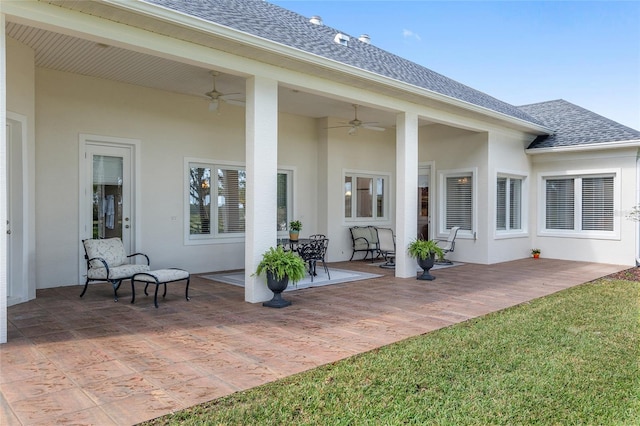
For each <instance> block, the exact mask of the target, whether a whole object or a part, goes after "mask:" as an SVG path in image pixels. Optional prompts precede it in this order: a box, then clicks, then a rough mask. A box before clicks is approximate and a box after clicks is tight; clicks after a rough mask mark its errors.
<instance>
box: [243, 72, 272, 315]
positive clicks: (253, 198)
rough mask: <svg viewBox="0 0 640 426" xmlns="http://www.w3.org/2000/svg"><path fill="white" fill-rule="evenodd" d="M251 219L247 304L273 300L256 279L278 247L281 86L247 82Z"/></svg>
mask: <svg viewBox="0 0 640 426" xmlns="http://www.w3.org/2000/svg"><path fill="white" fill-rule="evenodd" d="M246 105H247V106H246V108H247V109H246V120H247V123H246V132H247V134H246V138H247V139H246V141H247V142H246V144H247V146H246V150H247V152H246V160H247V192H246V198H247V217H246V225H245V235H246V237H245V248H244V255H245V258H244V268H245V271H244V282H245V286H244V300H245V301H247V302H251V303H256V302H263V301H265V300H269V299H271V297H272V296H273V293H271V291H269V289H268V288H267V285H266V283H265V281H266V278H265V277H264V276H261V277H254V276H252V274H253V273H254V272H255V270H256V267H257V266H258V263H260V260H261V258H262V253H264V252H265V251H266V250H268V249H269V247H273V246H275V245H276V243H277V238H278V233H277V227H276V226H277V224H276V221H277V218H276V211H277V195H278V187H277V180H278V82H277V81H275V80H271V79H268V78H264V77H257V76H255V77H251V78H248V79H247V104H246Z"/></svg>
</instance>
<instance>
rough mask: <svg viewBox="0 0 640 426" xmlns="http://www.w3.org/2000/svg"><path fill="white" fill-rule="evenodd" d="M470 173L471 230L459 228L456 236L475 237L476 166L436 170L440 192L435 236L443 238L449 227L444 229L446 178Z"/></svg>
mask: <svg viewBox="0 0 640 426" xmlns="http://www.w3.org/2000/svg"><path fill="white" fill-rule="evenodd" d="M469 175H471V183H472V187H471V230H466V229H460V230H459V231H458V234H457V236H456V238H461V239H475V238H476V235H477V234H476V233H477V230H478V214H477V210H478V168H477V167H469V168H463V169H449V170H440V171H439V172H438V192H439V194H440V197H438V198H439V201H438V227H437V230H438V235H437V238H439V239H443V238H447V237H448V236H449V231H450V230H449V229H446V223H447V221H446V214H447V211H446V206H447V178H450V177H465V176H469Z"/></svg>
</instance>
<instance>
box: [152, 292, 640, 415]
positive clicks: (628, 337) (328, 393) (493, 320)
mask: <svg viewBox="0 0 640 426" xmlns="http://www.w3.org/2000/svg"><path fill="white" fill-rule="evenodd" d="M639 301H640V282H637V281H624V280H610V279H602V280H599V281H595V282H593V283H587V284H584V285H582V286H578V287H574V288H572V289H569V290H565V291H563V292H560V293H557V294H554V295H551V296H548V297H545V298H542V299H538V300H535V301H533V302H530V303H527V304H523V305H520V306H516V307H513V308H510V309H506V310H503V311H500V312H496V313H494V314H490V315H487V316H484V317H481V318H478V319H474V320H470V321H467V322H465V323H461V324H457V325H454V326H451V327H448V328H445V329H441V330H438V331H436V332H432V333H429V334H425V335H422V336H418V337H415V338H412V339H408V340H405V341H402V342H399V343H396V344H393V345H389V346H386V347H383V348H380V349H377V350H374V351H371V352H367V353H364V354H361V355H358V356H354V357H351V358H349V359H346V360H343V361H340V362H336V363H333V364H330V365H326V366H323V367H320V368H316V369H313V370H310V371H307V372H304V373H301V374H297V375H294V376H291V377H288V378H285V379H282V380H278V381H276V382H273V383H269V384H266V385H263V386H260V387H257V388H253V389H250V390H248V391H245V392H238V393H235V394H233V395H230V396H228V397H224V398H220V399H217V400H214V401H211V402H208V403H205V404H201V405H198V406H195V407H192V408H189V409H187V410H183V411H180V412H177V413H174V414H171V415H167V416H164V417H161V418H158V419H155V420H153V421H151V422H147V423H146V424H147V425H171V424H185V425H201V424H211V425H218V424H223V425H249V424H261V425H262V424H265V425H282V424H287V425H291V424H323V425H324V424H331V425H361V424H362V425H366V424H376V425H377V424H385V425H395V424H409V425H418V424H420V425H422V424H430V425H434V424H437V425H499V424H503V425H517V424H543V425H569V424H570V425H577V424H583V425H640V322H639V319H640V316H639Z"/></svg>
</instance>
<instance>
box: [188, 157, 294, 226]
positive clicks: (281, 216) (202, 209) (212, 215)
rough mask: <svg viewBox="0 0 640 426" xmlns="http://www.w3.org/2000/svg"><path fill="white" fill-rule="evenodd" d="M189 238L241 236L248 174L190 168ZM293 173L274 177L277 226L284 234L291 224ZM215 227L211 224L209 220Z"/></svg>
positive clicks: (234, 169) (228, 169)
mask: <svg viewBox="0 0 640 426" xmlns="http://www.w3.org/2000/svg"><path fill="white" fill-rule="evenodd" d="M189 166H190V167H189V235H190V237H195V238H197V239H202V238H215V237H222V236H240V237H241V236H244V232H245V225H246V213H247V204H246V193H247V173H246V170H245V169H244V168H243V167H230V166H216V165H214V164H190V165H189ZM212 174H213V176H212ZM292 182H293V179H292V172H291V171H279V172H278V177H277V190H278V191H277V211H276V216H277V222H276V223H277V226H278V231H286V230H287V226H288V223H289V222H290V221H291V220H292V219H291V216H292V212H291V210H292V192H293V191H292ZM212 219H213V220H214V221H216V223H213V224H212V223H211V220H212Z"/></svg>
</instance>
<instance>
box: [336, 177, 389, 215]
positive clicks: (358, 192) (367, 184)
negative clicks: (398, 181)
mask: <svg viewBox="0 0 640 426" xmlns="http://www.w3.org/2000/svg"><path fill="white" fill-rule="evenodd" d="M388 182H389V176H381V175H369V174H360V173H347V174H345V177H344V217H345V218H346V219H351V220H362V219H368V220H386V219H387V211H388V206H387V203H388V198H389V197H388V196H387V191H388V189H387V185H388Z"/></svg>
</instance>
